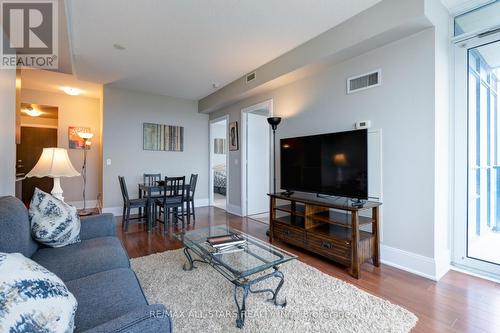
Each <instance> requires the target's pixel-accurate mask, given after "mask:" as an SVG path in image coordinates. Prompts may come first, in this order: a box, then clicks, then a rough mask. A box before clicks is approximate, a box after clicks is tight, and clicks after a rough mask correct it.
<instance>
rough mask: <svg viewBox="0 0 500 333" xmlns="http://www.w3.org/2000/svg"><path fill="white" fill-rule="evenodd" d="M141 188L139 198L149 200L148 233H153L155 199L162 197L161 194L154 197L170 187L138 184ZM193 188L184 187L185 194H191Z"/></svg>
mask: <svg viewBox="0 0 500 333" xmlns="http://www.w3.org/2000/svg"><path fill="white" fill-rule="evenodd" d="M138 187H139V198H143V197H144V198H147V199H148V202H147V212H146V215H147V219H148V231H149V232H151V230H152V229H153V224H154V222H155V221H154V218H155V217H154V216H153V212H154V210H153V207H154V201H155V199H158V198H160V197H161V194H158V195H154V193H162V192H163V191H165V190H168V187H167V186H165V185H160V184H138ZM190 189H191V187H190V186H189V184H185V185H184V193H189V191H190ZM139 215H142V209H140V208H139Z"/></svg>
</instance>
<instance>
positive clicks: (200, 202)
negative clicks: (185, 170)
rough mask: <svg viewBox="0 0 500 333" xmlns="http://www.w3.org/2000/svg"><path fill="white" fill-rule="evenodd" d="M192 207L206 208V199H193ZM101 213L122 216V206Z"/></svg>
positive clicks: (106, 209) (108, 208)
mask: <svg viewBox="0 0 500 333" xmlns="http://www.w3.org/2000/svg"><path fill="white" fill-rule="evenodd" d="M194 206H195V207H206V206H208V199H207V198H201V199H194ZM102 212H103V213H111V214H113V215H115V216H122V215H123V206H118V207H104V208H103V209H102Z"/></svg>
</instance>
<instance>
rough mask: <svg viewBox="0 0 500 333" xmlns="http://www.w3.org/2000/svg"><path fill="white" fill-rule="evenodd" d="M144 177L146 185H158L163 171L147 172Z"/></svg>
mask: <svg viewBox="0 0 500 333" xmlns="http://www.w3.org/2000/svg"><path fill="white" fill-rule="evenodd" d="M143 179H144V184H145V185H157V184H158V182H159V181H161V173H145V174H144V176H143Z"/></svg>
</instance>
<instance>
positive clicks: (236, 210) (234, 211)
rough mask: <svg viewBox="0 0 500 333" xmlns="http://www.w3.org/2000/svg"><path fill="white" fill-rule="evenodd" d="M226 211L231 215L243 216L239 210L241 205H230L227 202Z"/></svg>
mask: <svg viewBox="0 0 500 333" xmlns="http://www.w3.org/2000/svg"><path fill="white" fill-rule="evenodd" d="M226 211H227V212H228V213H230V214H233V215H237V216H243V214H242V212H241V207H240V206H236V205H231V204H230V203H228V204H227V207H226Z"/></svg>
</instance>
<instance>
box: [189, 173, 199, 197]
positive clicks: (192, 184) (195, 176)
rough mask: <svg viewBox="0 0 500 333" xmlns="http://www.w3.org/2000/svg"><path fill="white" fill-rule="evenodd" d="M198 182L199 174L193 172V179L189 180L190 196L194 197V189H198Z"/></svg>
mask: <svg viewBox="0 0 500 333" xmlns="http://www.w3.org/2000/svg"><path fill="white" fill-rule="evenodd" d="M197 182H198V174H197V173H196V174H194V173H192V174H191V179H190V180H189V191H190V192H191V193H190V196H192V197H194V191H196V183H197Z"/></svg>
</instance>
